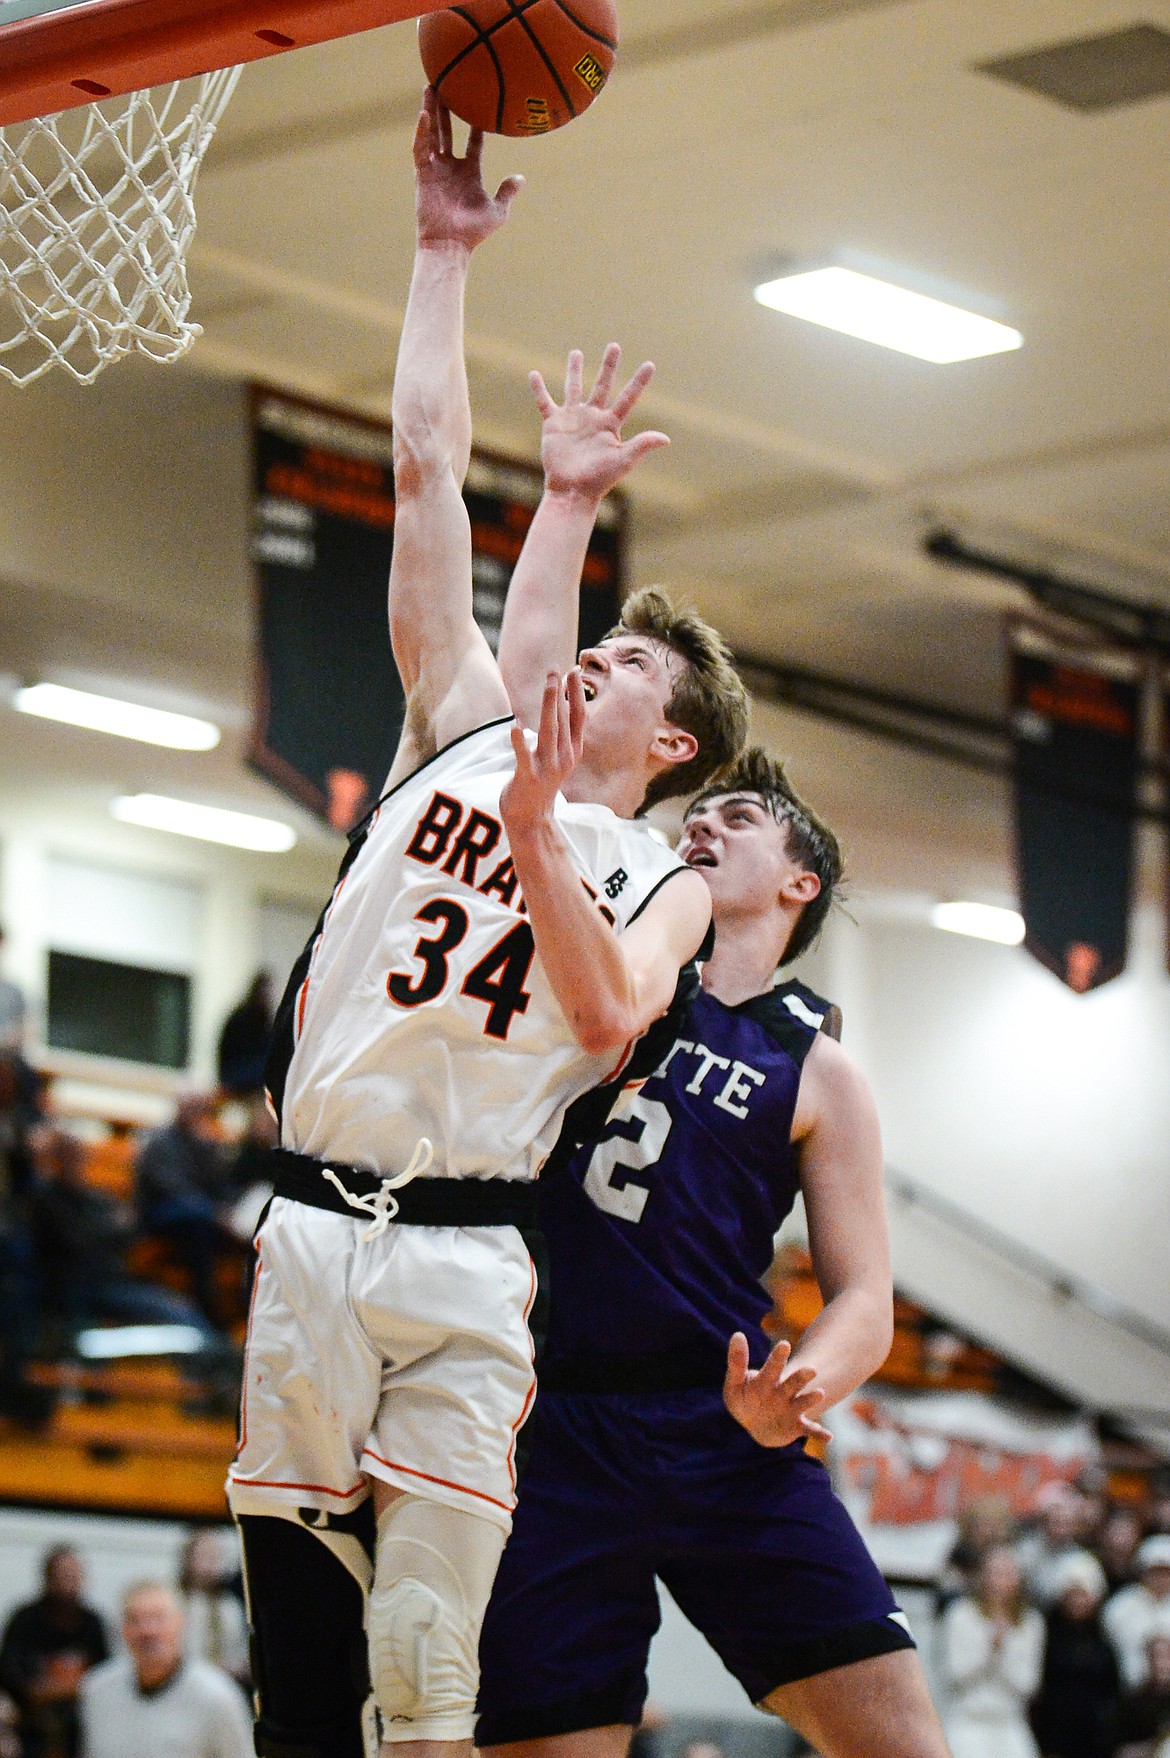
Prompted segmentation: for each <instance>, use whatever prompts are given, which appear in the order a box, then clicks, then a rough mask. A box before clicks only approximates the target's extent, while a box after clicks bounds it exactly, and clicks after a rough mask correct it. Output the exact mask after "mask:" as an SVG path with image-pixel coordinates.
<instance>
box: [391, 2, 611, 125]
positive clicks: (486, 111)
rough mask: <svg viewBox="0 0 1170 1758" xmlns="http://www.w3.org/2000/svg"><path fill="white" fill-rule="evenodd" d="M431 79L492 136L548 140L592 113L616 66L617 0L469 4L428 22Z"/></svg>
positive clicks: (424, 50) (421, 31)
mask: <svg viewBox="0 0 1170 1758" xmlns="http://www.w3.org/2000/svg"><path fill="white" fill-rule="evenodd" d="M418 44H419V50H420V52H421V54H422V63H423V67H424V68H425V70H426V75H427V79H428V80H429V81H430V83H431V85H433V86H434V87H435V90H436V91H437V92H438V94H439V96H440V98H441V99H442V100H443V102H444V104H446V106H447V108H448V109H449V110H451V111H452V112H453V113H454V114H455V115H456V116H459V117H461V118H462V120H463V121H464V122H470V123H471V124H472V126H473V127H475V128H483V129H485V130H487V132H488V133H489V134H548V133H549V132H550V130H552V129H554V128H561V127H563V125H564V124H565V123H566V122H571V121H572V120H573V117H574V116H579V115H580V114H581V112H582V110H586V109H588V107H589V105H590V104H591V103H592V102H593V100H594V98H595V97H596V96H597V94H598V93H599V92H600V91H601V88H602V87H603V86H604V84H605V82H606V80H607V79H608V78H609V75H610V72H611V71H612V68H613V63H614V56H615V54H616V51H617V10H616V8H615V6H614V3H613V0H465V4H464V5H461V6H453V7H451V9H450V10H449V11H447V12H432V13H428V14H427V15H426V17H424V18H420V20H419V25H418Z"/></svg>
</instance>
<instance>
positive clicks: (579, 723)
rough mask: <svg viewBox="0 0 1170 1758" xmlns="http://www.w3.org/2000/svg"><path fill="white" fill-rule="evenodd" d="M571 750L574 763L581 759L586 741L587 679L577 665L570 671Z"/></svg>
mask: <svg viewBox="0 0 1170 1758" xmlns="http://www.w3.org/2000/svg"><path fill="white" fill-rule="evenodd" d="M568 702H569V751H570V756H571V757H572V761H573V763H574V765H576V764H577V763H579V762H580V761H581V752H582V749H583V748H584V743H585V679H584V678H583V677H582V676H581V667H580V666H579V665H575V666H574V667H573V669H572V671H571V672H570V673H569V687H568Z"/></svg>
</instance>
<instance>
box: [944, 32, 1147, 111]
mask: <svg viewBox="0 0 1170 1758" xmlns="http://www.w3.org/2000/svg"><path fill="white" fill-rule="evenodd" d="M978 71H979V72H980V73H989V74H990V75H991V76H992V78H994V79H1002V80H1005V81H1006V82H1007V84H1009V85H1018V86H1023V88H1024V90H1025V91H1029V92H1038V93H1039V95H1040V96H1041V97H1044V98H1051V99H1052V100H1053V102H1054V103H1057V104H1063V105H1064V106H1065V108H1066V109H1069V110H1117V109H1120V108H1121V107H1122V106H1123V105H1125V104H1137V103H1140V102H1141V101H1142V100H1143V99H1144V98H1159V97H1164V96H1165V95H1166V93H1167V92H1170V31H1164V30H1160V29H1159V28H1158V26H1157V25H1153V24H1135V25H1129V26H1127V27H1126V28H1125V29H1123V30H1116V31H1106V32H1105V33H1104V34H1103V35H1101V36H1094V37H1078V38H1075V39H1074V40H1073V41H1072V42H1067V43H1053V44H1050V45H1049V46H1048V47H1046V48H1042V49H1031V50H1029V51H1028V53H1027V54H1025V55H1005V56H1003V57H1001V58H1000V59H999V60H996V61H983V62H981V63H980V64H979V67H978Z"/></svg>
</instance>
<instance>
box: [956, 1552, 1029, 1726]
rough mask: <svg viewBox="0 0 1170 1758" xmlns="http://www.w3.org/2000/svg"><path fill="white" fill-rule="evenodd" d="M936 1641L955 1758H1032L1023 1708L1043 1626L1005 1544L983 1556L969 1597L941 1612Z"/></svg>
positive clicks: (1025, 1709) (1027, 1700)
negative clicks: (1026, 1600) (939, 1647)
mask: <svg viewBox="0 0 1170 1758" xmlns="http://www.w3.org/2000/svg"><path fill="white" fill-rule="evenodd" d="M941 1639H942V1672H943V1675H944V1677H945V1679H946V1683H947V1686H948V1688H949V1692H950V1709H949V1712H948V1713H947V1714H946V1715H945V1716H944V1718H943V1722H944V1726H945V1728H946V1734H947V1739H948V1740H949V1741H950V1746H951V1751H952V1753H953V1758H1037V1754H1036V1743H1035V1741H1034V1740H1033V1738H1032V1735H1031V1732H1030V1730H1029V1727H1028V1719H1027V1706H1028V1703H1029V1700H1030V1699H1031V1697H1032V1694H1033V1692H1034V1691H1035V1689H1036V1686H1037V1685H1038V1684H1039V1682H1040V1663H1041V1657H1042V1654H1043V1649H1044V1623H1043V1620H1042V1619H1041V1617H1040V1614H1039V1612H1037V1611H1035V1610H1034V1609H1033V1608H1032V1607H1031V1606H1028V1605H1026V1604H1025V1603H1024V1592H1023V1581H1022V1578H1021V1575H1020V1565H1019V1563H1018V1562H1017V1561H1016V1557H1015V1554H1014V1552H1013V1551H1012V1550H1011V1549H1009V1547H1008V1546H1007V1545H1003V1544H1000V1545H996V1546H994V1547H993V1548H992V1549H990V1550H988V1551H986V1552H985V1554H984V1556H983V1559H982V1561H981V1562H980V1564H979V1567H978V1569H977V1571H976V1575H975V1584H974V1591H973V1592H972V1593H971V1594H970V1595H963V1597H962V1598H960V1599H956V1600H955V1601H954V1602H953V1603H952V1604H951V1605H949V1606H948V1607H947V1609H946V1611H945V1612H944V1613H943V1618H942V1631H941Z"/></svg>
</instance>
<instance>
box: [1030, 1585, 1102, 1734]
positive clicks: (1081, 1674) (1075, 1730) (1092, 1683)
mask: <svg viewBox="0 0 1170 1758" xmlns="http://www.w3.org/2000/svg"><path fill="white" fill-rule="evenodd" d="M1051 1586H1052V1590H1053V1604H1052V1608H1051V1610H1050V1611H1049V1613H1048V1639H1047V1642H1046V1644H1045V1649H1044V1672H1043V1678H1042V1681H1041V1685H1040V1692H1039V1695H1038V1696H1037V1698H1036V1701H1035V1704H1034V1705H1033V1709H1032V1726H1033V1728H1034V1729H1035V1732H1036V1738H1037V1740H1038V1741H1039V1742H1040V1750H1041V1751H1042V1752H1043V1754H1044V1758H1113V1734H1114V1725H1115V1721H1116V1714H1117V1697H1118V1692H1119V1689H1120V1676H1119V1673H1118V1669H1117V1661H1116V1659H1115V1657H1114V1654H1113V1649H1112V1648H1111V1647H1110V1644H1109V1641H1108V1638H1107V1637H1106V1635H1105V1633H1104V1631H1103V1630H1102V1628H1101V1620H1100V1609H1101V1601H1102V1600H1103V1599H1104V1597H1105V1571H1104V1569H1102V1567H1101V1565H1100V1563H1099V1562H1098V1561H1097V1559H1096V1557H1094V1556H1090V1555H1089V1553H1088V1551H1079V1552H1077V1553H1076V1554H1074V1555H1071V1556H1068V1557H1066V1558H1065V1559H1064V1561H1063V1562H1062V1563H1060V1564H1059V1565H1058V1566H1057V1567H1056V1568H1055V1569H1054V1570H1053V1573H1052V1577H1051Z"/></svg>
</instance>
